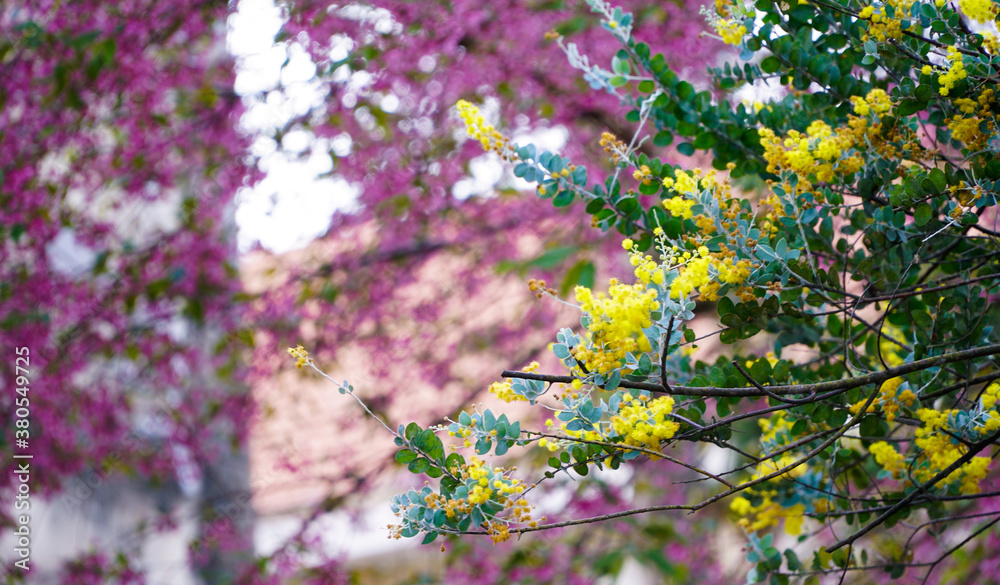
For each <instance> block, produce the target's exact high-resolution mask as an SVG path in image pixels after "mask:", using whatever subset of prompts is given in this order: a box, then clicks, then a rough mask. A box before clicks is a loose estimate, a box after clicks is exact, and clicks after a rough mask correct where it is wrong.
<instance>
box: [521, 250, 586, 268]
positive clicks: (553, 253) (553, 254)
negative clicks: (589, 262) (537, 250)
mask: <svg viewBox="0 0 1000 585" xmlns="http://www.w3.org/2000/svg"><path fill="white" fill-rule="evenodd" d="M577 251H579V248H578V247H576V246H561V247H559V248H552V249H551V250H548V251H546V252H545V253H543V254H542V255H541V256H538V257H537V258H535V259H534V260H532V261H531V262H528V266H529V267H532V268H541V269H543V270H548V269H551V268H555V267H556V266H559V265H560V264H562V263H563V261H565V260H566V258H568V257H569V256H570V255H571V254H573V253H574V252H577Z"/></svg>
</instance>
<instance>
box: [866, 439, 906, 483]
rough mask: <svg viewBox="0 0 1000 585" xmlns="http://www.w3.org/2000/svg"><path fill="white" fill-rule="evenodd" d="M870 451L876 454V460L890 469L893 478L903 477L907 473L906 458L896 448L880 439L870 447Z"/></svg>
mask: <svg viewBox="0 0 1000 585" xmlns="http://www.w3.org/2000/svg"><path fill="white" fill-rule="evenodd" d="M868 451H869V452H870V453H871V454H872V455H874V456H875V462H876V463H878V464H879V465H881V466H882V468H883V469H885V470H886V471H888V472H889V473H890V474H891V475H892V478H893V479H897V480H898V479H903V477H904V476H905V474H906V458H905V457H903V456H902V455H900V454H899V451H896V448H895V447H893V446H892V445H890V444H889V443H886V442H885V441H879V442H877V443H873V444H872V445H871V446H869V447H868Z"/></svg>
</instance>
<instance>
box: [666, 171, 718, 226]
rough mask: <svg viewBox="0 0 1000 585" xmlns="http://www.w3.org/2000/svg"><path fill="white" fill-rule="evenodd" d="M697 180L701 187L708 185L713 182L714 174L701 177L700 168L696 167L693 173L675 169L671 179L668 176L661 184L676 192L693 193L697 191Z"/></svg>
mask: <svg viewBox="0 0 1000 585" xmlns="http://www.w3.org/2000/svg"><path fill="white" fill-rule="evenodd" d="M699 181H701V183H702V186H703V187H708V186H709V184H710V183H714V182H715V176H714V175H706V176H705V177H704V178H702V177H701V169H696V170H695V171H694V174H693V175H692V174H688V173H687V172H685V171H677V172H676V173H674V178H673V179H671V178H670V177H666V178H665V179H663V186H664V187H666V188H667V189H673V190H674V191H677V192H678V193H682V194H686V195H694V194H696V193H697V192H698V183H699ZM689 217H690V216H689Z"/></svg>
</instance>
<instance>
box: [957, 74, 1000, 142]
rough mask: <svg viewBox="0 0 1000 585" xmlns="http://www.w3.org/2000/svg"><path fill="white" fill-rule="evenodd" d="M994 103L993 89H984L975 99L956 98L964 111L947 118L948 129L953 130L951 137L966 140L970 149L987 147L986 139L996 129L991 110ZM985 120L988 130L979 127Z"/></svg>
mask: <svg viewBox="0 0 1000 585" xmlns="http://www.w3.org/2000/svg"><path fill="white" fill-rule="evenodd" d="M994 103H996V97H995V92H994V90H993V89H984V90H983V91H982V93H980V94H979V97H978V98H977V99H976V100H975V101H973V100H971V99H968V98H958V99H956V100H955V105H956V106H958V109H959V111H960V112H962V113H961V114H960V115H956V116H954V117H952V118H948V119H946V120H945V123H947V124H948V129H949V130H951V137H952V138H954V139H955V140H959V141H961V142H964V143H965V146H966V148H968V149H970V150H980V149H982V148H983V147H985V146H986V141H987V140H988V139H989V137H990V135H992V134H993V133H994V131H995V129H996V122H995V119H994V116H993V115H992V111H991V104H994ZM977 114H978V115H977ZM984 121H985V122H986V126H987V131H986V132H983V131H981V130H980V129H979V127H980V125H981V124H982V123H983V122H984Z"/></svg>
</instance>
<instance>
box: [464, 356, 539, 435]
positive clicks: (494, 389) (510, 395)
mask: <svg viewBox="0 0 1000 585" xmlns="http://www.w3.org/2000/svg"><path fill="white" fill-rule="evenodd" d="M538 367H539V365H538V362H531V363H530V364H528V365H526V366H524V367H523V368H521V371H522V372H534V371H536V370H537V369H538ZM512 384H513V382H512V381H511V380H510V379H506V380H501V381H499V382H493V383H492V384H490V387H489V391H490V393H491V394H493V395H494V396H496V397H497V398H499V399H500V400H503V401H504V402H517V401H519V400H523V401H525V402H527V401H528V399H527V398H525V397H524V396H521V395H520V394H518V393H516V392H514V388H513V386H512ZM466 447H468V445H466Z"/></svg>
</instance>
